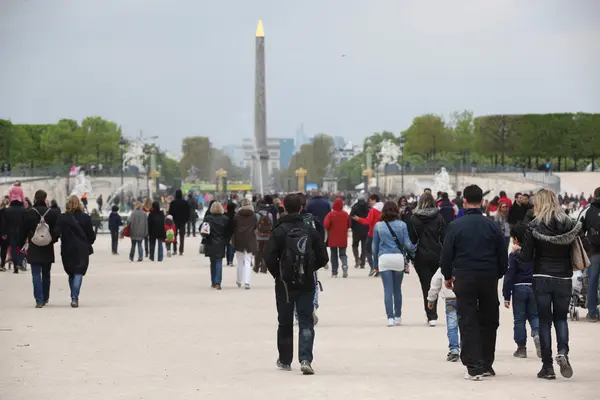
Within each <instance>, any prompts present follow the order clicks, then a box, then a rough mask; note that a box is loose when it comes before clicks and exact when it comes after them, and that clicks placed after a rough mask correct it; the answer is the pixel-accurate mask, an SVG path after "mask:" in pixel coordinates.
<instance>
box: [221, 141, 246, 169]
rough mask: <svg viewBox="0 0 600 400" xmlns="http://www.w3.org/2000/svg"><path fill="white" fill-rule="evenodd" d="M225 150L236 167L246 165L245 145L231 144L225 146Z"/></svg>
mask: <svg viewBox="0 0 600 400" xmlns="http://www.w3.org/2000/svg"><path fill="white" fill-rule="evenodd" d="M223 152H224V153H225V154H226V155H227V157H229V159H230V160H231V163H232V164H233V165H235V166H236V167H240V168H243V167H244V165H245V161H244V158H245V154H246V153H245V150H244V147H243V146H241V145H239V144H230V145H227V146H223Z"/></svg>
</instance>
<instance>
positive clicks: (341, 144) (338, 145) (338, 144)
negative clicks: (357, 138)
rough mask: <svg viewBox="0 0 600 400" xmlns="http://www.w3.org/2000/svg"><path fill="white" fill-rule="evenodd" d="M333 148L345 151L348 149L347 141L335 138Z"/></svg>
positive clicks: (339, 137)
mask: <svg viewBox="0 0 600 400" xmlns="http://www.w3.org/2000/svg"><path fill="white" fill-rule="evenodd" d="M333 147H334V148H336V149H343V148H344V147H346V139H344V138H343V137H342V136H334V137H333Z"/></svg>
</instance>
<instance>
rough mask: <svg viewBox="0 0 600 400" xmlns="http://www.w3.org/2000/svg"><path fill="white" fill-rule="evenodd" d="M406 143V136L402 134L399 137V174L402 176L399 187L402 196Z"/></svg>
mask: <svg viewBox="0 0 600 400" xmlns="http://www.w3.org/2000/svg"><path fill="white" fill-rule="evenodd" d="M405 145H406V138H405V137H404V136H401V137H400V152H401V153H400V156H401V157H402V161H401V162H402V168H401V170H400V173H401V176H402V184H401V189H402V196H404V166H405V164H404V146H405Z"/></svg>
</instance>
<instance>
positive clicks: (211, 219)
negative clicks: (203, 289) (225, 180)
mask: <svg viewBox="0 0 600 400" xmlns="http://www.w3.org/2000/svg"><path fill="white" fill-rule="evenodd" d="M209 211H210V214H207V215H206V217H205V218H204V222H203V224H204V223H208V225H209V227H210V229H209V233H208V234H206V233H204V234H203V233H202V232H200V233H201V234H202V236H203V243H204V255H205V256H206V257H208V258H210V279H211V287H212V288H213V289H217V290H221V278H222V272H223V258H224V257H225V246H227V243H228V241H229V239H228V238H227V226H228V225H229V218H227V216H225V215H224V213H225V210H224V209H223V206H222V205H221V203H219V202H218V201H215V202H214V203H212V205H211V206H210V210H209Z"/></svg>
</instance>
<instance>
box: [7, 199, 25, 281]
mask: <svg viewBox="0 0 600 400" xmlns="http://www.w3.org/2000/svg"><path fill="white" fill-rule="evenodd" d="M24 219H25V208H24V207H23V203H21V201H20V200H12V201H11V202H10V205H9V207H8V208H7V209H6V211H5V212H4V226H5V229H6V230H5V233H6V235H7V239H8V243H9V245H10V255H11V258H12V262H13V266H14V271H15V274H18V273H19V269H20V270H21V271H25V270H26V269H25V267H24V266H23V257H22V255H21V249H22V248H23V246H24V245H25V237H24V235H23V233H22V227H23V221H24Z"/></svg>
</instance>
